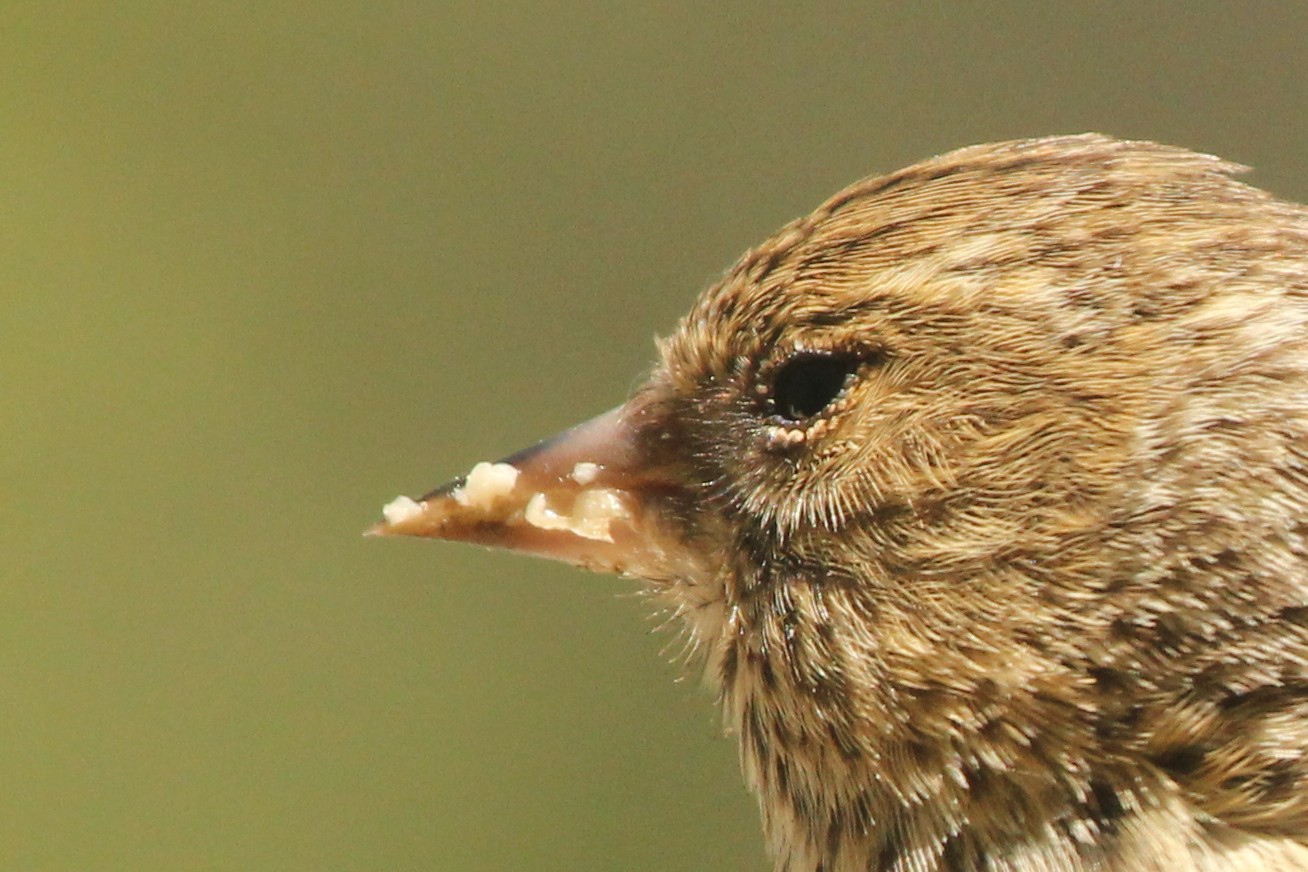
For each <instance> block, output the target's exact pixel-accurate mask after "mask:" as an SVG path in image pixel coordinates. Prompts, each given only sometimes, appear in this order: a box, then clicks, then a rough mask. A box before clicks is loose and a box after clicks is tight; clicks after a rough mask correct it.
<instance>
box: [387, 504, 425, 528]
mask: <svg viewBox="0 0 1308 872" xmlns="http://www.w3.org/2000/svg"><path fill="white" fill-rule="evenodd" d="M421 514H422V503H420V502H418V501H417V500H414V499H411V498H410V497H396V498H395V499H393V500H391V501H390V502H389V503H387V504H386V505H384V506H382V517H383V518H385V519H386V523H388V524H403V523H404V522H405V521H408V520H411V519H413V518H416V517H418V516H419V515H421Z"/></svg>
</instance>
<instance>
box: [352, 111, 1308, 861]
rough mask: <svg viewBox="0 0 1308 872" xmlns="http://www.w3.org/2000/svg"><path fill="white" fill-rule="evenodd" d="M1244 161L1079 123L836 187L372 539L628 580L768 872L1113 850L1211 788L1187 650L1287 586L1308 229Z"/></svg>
mask: <svg viewBox="0 0 1308 872" xmlns="http://www.w3.org/2000/svg"><path fill="white" fill-rule="evenodd" d="M1236 169H1238V168H1237V167H1235V166H1233V165H1230V164H1225V163H1223V162H1221V161H1219V160H1217V159H1215V158H1210V157H1206V156H1202V155H1197V154H1194V153H1191V152H1187V151H1183V150H1180V149H1174V148H1168V147H1164V146H1158V145H1153V144H1148V143H1128V142H1120V141H1116V140H1111V139H1108V138H1105V137H1099V136H1079V137H1061V138H1052V139H1043V140H1032V141H1023V142H1013V143H1002V144H998V145H987V146H978V147H975V148H969V149H963V150H961V151H957V152H953V153H951V154H948V155H945V156H943V157H939V158H936V159H933V160H930V161H927V162H925V163H922V164H918V165H916V166H913V167H909V168H908V169H905V170H902V171H900V172H897V173H894V174H891V175H888V176H882V177H876V178H872V179H868V180H865V181H863V182H860V183H857V184H855V185H853V186H851V187H850V188H847V189H846V190H844V191H842V192H840V193H838V194H837V195H835V196H834V197H832V198H831V199H829V200H827V201H826V202H825V203H823V204H822V205H821V206H819V207H818V208H817V209H816V210H815V211H814V212H813V213H812V214H810V215H808V216H807V217H805V218H802V219H800V220H797V221H795V222H793V223H791V224H790V225H788V226H786V227H785V228H783V229H782V230H780V231H779V232H778V233H777V234H776V235H774V236H773V237H772V238H771V239H769V240H767V241H766V242H764V243H763V244H762V245H760V246H758V247H757V248H755V249H753V250H752V251H750V252H748V253H747V254H746V255H745V256H744V257H743V258H742V259H741V260H740V261H739V262H738V263H737V264H736V265H735V266H734V267H733V268H732V269H730V270H729V271H728V272H727V274H726V275H725V276H724V277H723V279H722V280H721V281H720V282H719V283H717V284H716V285H715V286H714V287H712V288H710V289H709V290H708V291H706V292H705V294H704V295H703V296H702V297H701V298H700V300H699V301H698V302H697V303H696V304H695V305H694V307H693V308H692V310H691V312H690V313H689V314H688V315H687V316H686V317H685V318H684V319H683V320H682V321H681V323H680V324H679V325H678V327H677V329H676V330H675V331H674V332H673V333H672V334H671V335H670V336H669V337H668V338H666V339H665V340H663V341H662V342H660V344H659V360H658V363H657V365H656V366H655V368H654V369H653V371H652V373H651V375H650V376H649V378H648V379H647V380H646V381H645V382H644V383H643V384H642V385H641V386H640V387H639V388H637V389H636V390H635V391H634V393H633V395H632V396H631V397H630V399H629V400H628V401H627V402H626V403H625V404H623V405H622V406H619V407H618V408H617V409H615V410H614V411H612V412H610V413H607V414H605V415H602V416H600V417H599V418H596V419H594V420H593V421H591V422H588V423H586V424H583V425H581V426H579V427H577V428H574V429H573V430H571V431H568V432H566V433H564V434H562V435H561V436H559V437H556V438H555V439H553V440H549V441H546V442H544V443H541V444H540V445H538V446H536V447H534V448H532V449H528V450H527V451H525V452H522V453H520V454H517V455H514V456H512V457H509V458H506V459H505V460H503V461H500V462H498V463H496V464H481V465H479V466H478V467H477V468H475V469H474V470H473V472H472V473H471V474H470V475H469V476H466V477H464V478H461V479H457V480H455V481H454V482H451V483H450V484H448V485H446V486H444V487H443V488H440V489H438V490H436V491H434V492H432V493H431V494H428V495H427V496H426V497H423V498H422V499H420V500H409V499H406V498H402V499H401V500H399V501H397V502H396V503H393V504H392V505H391V506H389V507H388V508H387V512H386V514H387V519H386V520H385V521H384V522H383V523H382V524H380V525H378V527H376V528H375V530H374V531H375V532H377V533H381V534H387V535H390V534H403V535H417V536H430V537H435V538H444V539H455V540H464V541H471V542H477V543H481V544H486V545H491V546H497V547H504V548H510V549H515V550H519V551H525V552H529V553H534V554H538V555H543V556H547V557H553V558H557V559H562V560H566V561H569V562H572V563H574V564H577V565H580V566H585V567H588V568H592V569H599V570H603V571H615V572H623V573H627V574H631V575H635V576H639V577H641V578H644V579H647V580H648V581H649V582H650V587H651V590H653V591H654V592H655V593H656V594H657V595H658V596H660V597H661V598H663V600H664V601H665V602H666V603H668V605H669V607H670V608H671V609H672V610H673V611H675V612H676V613H677V614H679V615H681V616H683V617H685V618H686V620H687V626H688V627H689V628H690V632H691V634H692V636H693V638H694V639H695V640H696V642H698V643H699V647H700V648H701V650H703V651H705V652H706V654H707V662H708V672H709V675H710V677H711V678H712V679H713V680H714V681H715V682H716V683H717V684H718V685H719V686H720V687H721V689H722V691H723V695H724V699H725V701H726V708H727V712H728V722H729V724H730V725H731V726H732V727H733V728H734V729H736V730H737V731H738V732H739V733H740V734H741V737H742V744H743V747H744V750H745V753H744V757H745V761H746V770H747V774H748V776H749V778H750V780H751V783H752V784H753V785H754V786H755V787H756V789H758V790H759V792H760V794H761V795H762V796H763V804H764V811H765V817H766V818H767V819H768V829H769V832H770V833H772V836H773V844H774V850H776V852H777V854H778V856H781V857H790V858H791V859H793V860H796V861H797V862H799V861H802V860H804V859H805V858H807V859H808V861H811V862H812V863H816V862H817V859H815V858H819V857H822V856H825V857H827V858H828V860H829V859H830V857H831V856H833V855H832V854H831V851H832V850H834V849H833V848H831V845H832V844H846V845H848V843H849V842H850V841H851V840H852V841H854V842H858V843H859V844H860V845H861V846H862V847H861V848H860V849H859V850H861V851H863V854H862V855H860V856H869V857H870V856H872V855H873V854H875V853H876V852H878V851H882V852H884V851H887V850H891V848H887V847H886V846H887V845H892V844H893V845H895V846H898V847H895V848H894V850H896V851H902V850H907V848H905V847H904V846H905V845H913V844H917V845H919V846H925V847H922V848H921V849H922V850H924V851H934V852H936V853H935V854H934V855H933V856H936V857H939V856H941V854H940V852H941V851H944V850H945V847H944V846H945V845H946V844H947V843H948V841H949V840H950V839H951V838H956V837H958V836H959V833H962V832H964V831H965V830H966V829H967V827H969V826H973V825H975V826H977V827H980V830H982V831H984V832H986V833H987V835H985V836H984V837H977V838H978V839H980V841H978V842H977V843H976V845H980V847H976V845H974V846H973V847H972V848H969V850H977V851H983V850H984V849H985V848H986V846H987V845H991V846H993V845H999V844H1000V843H1003V842H1004V839H1005V838H1007V837H1008V836H1012V837H1013V838H1017V837H1018V836H1020V834H1021V833H1022V832H1024V831H1025V830H1027V829H1030V828H1032V827H1035V828H1039V827H1040V826H1043V825H1044V824H1042V823H1041V822H1042V821H1045V822H1047V821H1048V820H1049V819H1051V817H1053V818H1058V819H1060V820H1064V819H1073V818H1080V819H1084V820H1086V821H1089V823H1088V824H1087V826H1088V827H1090V830H1091V831H1093V830H1094V829H1095V828H1096V827H1098V828H1100V829H1101V830H1103V829H1106V828H1107V827H1108V826H1109V825H1110V824H1109V819H1110V818H1112V817H1113V816H1114V815H1118V814H1121V813H1122V812H1123V809H1125V808H1130V807H1136V808H1140V807H1143V806H1144V805H1147V804H1148V802H1149V801H1150V800H1148V798H1149V797H1156V796H1159V795H1162V794H1163V793H1165V792H1166V791H1165V790H1164V788H1163V787H1162V786H1159V785H1165V784H1169V783H1173V782H1177V781H1181V780H1184V778H1190V779H1191V783H1193V782H1194V779H1195V778H1199V777H1200V775H1197V774H1196V773H1197V772H1199V769H1200V768H1202V767H1199V768H1195V767H1191V768H1192V769H1193V770H1194V771H1191V772H1188V773H1178V772H1173V771H1171V770H1169V768H1168V765H1167V760H1168V759H1171V758H1169V757H1168V754H1169V753H1171V752H1172V751H1173V750H1174V749H1175V746H1176V744H1177V742H1179V741H1181V740H1180V739H1179V738H1178V737H1180V736H1183V735H1189V736H1194V735H1197V734H1198V733H1201V732H1202V731H1203V730H1204V729H1207V728H1208V727H1205V726H1203V725H1204V724H1207V723H1209V722H1208V721H1204V719H1203V718H1204V717H1205V716H1204V715H1203V714H1202V713H1201V712H1199V711H1198V710H1194V711H1189V710H1186V709H1185V708H1184V706H1182V705H1180V704H1179V703H1177V705H1171V704H1170V703H1168V702H1167V701H1168V700H1172V701H1175V700H1179V699H1181V698H1182V697H1184V696H1185V694H1186V693H1188V692H1189V691H1188V690H1187V689H1186V688H1187V687H1188V688H1190V689H1191V690H1192V689H1193V686H1194V682H1195V681H1198V680H1199V679H1198V678H1197V676H1199V675H1201V674H1207V673H1205V672H1204V670H1212V669H1216V668H1217V666H1216V665H1215V664H1216V662H1217V661H1209V660H1205V659H1204V657H1206V656H1207V655H1205V654H1203V653H1202V652H1204V651H1206V650H1208V647H1210V646H1212V645H1214V644H1218V643H1219V642H1221V640H1222V639H1224V638H1225V636H1223V634H1229V633H1230V632H1232V628H1233V627H1239V626H1254V625H1257V624H1258V623H1259V622H1261V621H1265V620H1270V619H1272V617H1273V616H1275V615H1277V614H1280V613H1281V612H1283V611H1284V610H1285V609H1287V608H1292V607H1299V606H1300V605H1301V603H1302V600H1303V593H1302V591H1303V585H1302V581H1301V580H1300V577H1299V576H1300V575H1301V574H1302V573H1301V571H1298V570H1296V571H1295V572H1292V573H1291V572H1287V571H1286V570H1285V568H1286V567H1289V566H1292V565H1293V566H1297V565H1299V564H1300V563H1302V558H1301V557H1295V556H1294V555H1295V554H1302V551H1303V549H1304V546H1303V544H1302V543H1301V542H1300V541H1299V540H1300V539H1301V538H1302V536H1301V535H1300V534H1299V533H1295V532H1293V531H1295V530H1298V529H1299V522H1298V517H1300V515H1301V513H1302V512H1303V510H1304V508H1305V503H1306V500H1305V487H1304V482H1305V481H1308V477H1306V476H1308V463H1306V462H1305V448H1304V446H1305V445H1308V440H1305V438H1304V437H1305V434H1308V388H1306V386H1308V378H1305V375H1306V374H1305V362H1308V353H1306V351H1308V331H1305V330H1304V327H1305V324H1306V323H1308V303H1306V302H1305V300H1308V274H1306V273H1305V271H1304V270H1303V267H1302V264H1303V263H1305V262H1308V219H1306V218H1305V215H1304V213H1303V211H1302V210H1301V209H1299V208H1298V207H1293V206H1289V205H1287V204H1283V203H1279V202H1277V201H1275V200H1273V199H1272V198H1270V197H1269V196H1268V195H1266V194H1264V193H1262V192H1260V191H1257V190H1255V189H1253V188H1250V187H1247V186H1245V185H1242V184H1240V183H1238V182H1236V181H1234V180H1233V179H1231V178H1230V175H1231V173H1232V172H1233V171H1235V170H1236ZM1296 537H1298V538H1296ZM1255 545H1256V546H1257V547H1253V546H1255ZM1296 549H1297V550H1296ZM1300 635H1301V636H1302V632H1301V633H1300ZM1301 641H1302V640H1301ZM1222 662H1223V663H1226V661H1222ZM1226 665H1227V666H1228V667H1229V668H1230V669H1236V671H1239V670H1238V669H1237V667H1235V666H1231V665H1230V664H1229V663H1227V664H1226ZM1251 668H1252V667H1251ZM1265 671H1266V670H1265V669H1264V672H1265ZM1231 674H1233V673H1223V675H1224V676H1225V678H1223V679H1222V680H1224V681H1233V680H1234V679H1232V678H1231ZM1260 674H1261V673H1260ZM1213 680H1216V679H1213ZM1245 681H1246V683H1256V678H1255V677H1253V674H1252V673H1251V674H1250V677H1248V678H1247V679H1245ZM1187 682H1189V684H1187ZM1150 701H1153V702H1154V703H1157V706H1156V708H1150V707H1149V705H1148V704H1147V703H1149V702H1150ZM1187 711H1188V713H1187ZM1210 725H1211V724H1210ZM1196 731H1197V732H1196ZM1242 753H1243V752H1242ZM1232 755H1233V756H1232V758H1231V759H1232V760H1234V759H1235V757H1236V755H1235V752H1232ZM1255 756H1256V755H1255ZM1240 759H1242V760H1245V761H1246V762H1247V761H1248V760H1250V759H1252V758H1251V757H1250V756H1249V755H1248V754H1245V755H1244V757H1242V758H1240ZM1159 761H1162V762H1159ZM1191 762H1192V761H1191ZM1219 763H1220V761H1219ZM1205 765H1207V764H1205ZM1250 765H1252V764H1250ZM1223 766H1225V768H1226V773H1227V775H1229V773H1230V771H1231V767H1233V766H1234V767H1235V768H1239V765H1237V764H1236V763H1231V762H1230V761H1227V762H1225V763H1221V764H1220V765H1219V764H1218V763H1213V765H1212V767H1211V768H1212V770H1213V772H1214V773H1216V772H1218V771H1219V770H1221V769H1222V767H1223ZM1033 773H1034V774H1033ZM1213 778H1214V779H1216V778H1217V776H1216V775H1214V776H1213ZM1169 779H1170V781H1169ZM1228 780H1229V779H1228ZM1214 783H1216V781H1215V780H1214ZM1232 789H1234V788H1232ZM983 793H984V794H986V795H987V796H988V797H989V802H988V803H984V804H979V803H978V801H977V798H978V797H979V796H980V795H981V794H983ZM1221 802H1227V800H1221ZM1133 804H1134V805H1133ZM914 809H917V810H918V812H920V814H918V816H917V817H913V814H914V811H913V810H914ZM1000 809H1002V811H1001V810H1000ZM886 820H896V821H898V823H896V824H895V826H894V827H891V828H890V829H885V828H884V827H882V830H883V832H892V831H893V833H895V834H896V835H894V837H893V839H892V837H891V836H885V837H884V839H883V840H882V841H880V842H878V841H877V839H876V838H873V837H871V836H868V835H867V833H868V832H869V831H870V830H874V829H876V828H877V827H876V825H877V824H878V822H880V823H881V824H884V822H885V821H886ZM906 821H907V822H906ZM914 821H915V822H914ZM982 824H984V826H982ZM859 832H862V833H863V836H862V841H859V837H858V836H857V835H856V834H857V833H859ZM1004 833H1007V834H1008V836H1005V835H1004ZM878 838H880V837H878ZM1069 838H1071V837H1070V836H1069ZM823 845H826V847H823ZM996 850H997V849H996ZM824 852H825V853H824ZM847 853H848V849H847ZM869 862H870V861H869ZM800 865H802V863H800ZM883 865H886V866H889V865H891V863H890V862H886V863H883ZM833 868H834V867H833ZM842 868H843V867H842ZM860 868H862V867H861V866H860ZM924 868H925V867H924ZM1050 868H1053V867H1050ZM1059 868H1061V867H1059Z"/></svg>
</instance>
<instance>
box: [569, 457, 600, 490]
mask: <svg viewBox="0 0 1308 872" xmlns="http://www.w3.org/2000/svg"><path fill="white" fill-rule="evenodd" d="M597 475H599V464H598V463H588V462H587V461H584V460H583V461H582V462H581V463H578V464H577V465H576V466H574V467H572V480H573V481H575V482H576V483H577V484H579V485H581V486H582V487H585V486H586V485H588V484H590V483H591V482H592V481H594V480H595V477H596V476H597Z"/></svg>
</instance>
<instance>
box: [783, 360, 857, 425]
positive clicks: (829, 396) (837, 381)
mask: <svg viewBox="0 0 1308 872" xmlns="http://www.w3.org/2000/svg"><path fill="white" fill-rule="evenodd" d="M859 363H860V361H859V359H858V358H857V357H851V356H848V355H839V354H820V353H813V352H803V353H800V354H797V355H795V356H794V357H792V358H790V359H789V360H787V361H786V362H785V363H783V364H781V366H780V367H779V368H778V369H777V371H776V374H775V375H773V377H772V391H771V406H772V412H773V414H775V415H777V416H779V417H781V418H783V419H785V420H786V421H790V422H796V423H797V422H800V421H805V420H807V419H809V418H812V417H813V416H814V415H817V414H820V413H821V412H822V410H823V409H825V408H826V407H827V406H829V405H831V403H832V402H833V401H834V400H835V399H836V398H837V397H839V396H840V395H841V394H842V393H843V392H844V390H845V388H846V387H848V385H849V383H850V382H851V381H853V377H854V375H855V374H856V373H857V372H858V367H859Z"/></svg>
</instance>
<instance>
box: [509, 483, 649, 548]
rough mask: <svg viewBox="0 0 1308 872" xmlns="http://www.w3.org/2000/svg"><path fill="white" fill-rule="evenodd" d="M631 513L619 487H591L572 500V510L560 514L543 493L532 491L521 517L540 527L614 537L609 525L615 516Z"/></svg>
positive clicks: (609, 539)
mask: <svg viewBox="0 0 1308 872" xmlns="http://www.w3.org/2000/svg"><path fill="white" fill-rule="evenodd" d="M627 517H630V513H629V512H628V511H627V505H626V503H625V502H623V499H622V494H621V492H620V491H616V490H613V489H611V488H594V489H592V490H587V491H582V492H581V494H580V495H579V496H578V497H577V500H576V502H575V503H573V506H572V511H571V512H569V513H568V514H561V513H559V512H556V511H554V510H553V509H551V508H550V507H549V505H548V503H547V502H546V498H545V495H544V494H539V493H538V494H534V495H532V498H531V499H530V500H528V501H527V508H526V509H525V510H524V511H523V520H525V521H526V522H527V523H528V524H531V525H532V526H533V527H539V528H540V529H542V530H567V531H568V532H570V533H573V534H575V535H577V536H580V537H582V538H583V539H595V540H600V541H604V542H612V541H613V533H612V531H611V530H610V529H609V525H610V524H611V523H612V522H613V521H614V520H617V519H620V518H627Z"/></svg>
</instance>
